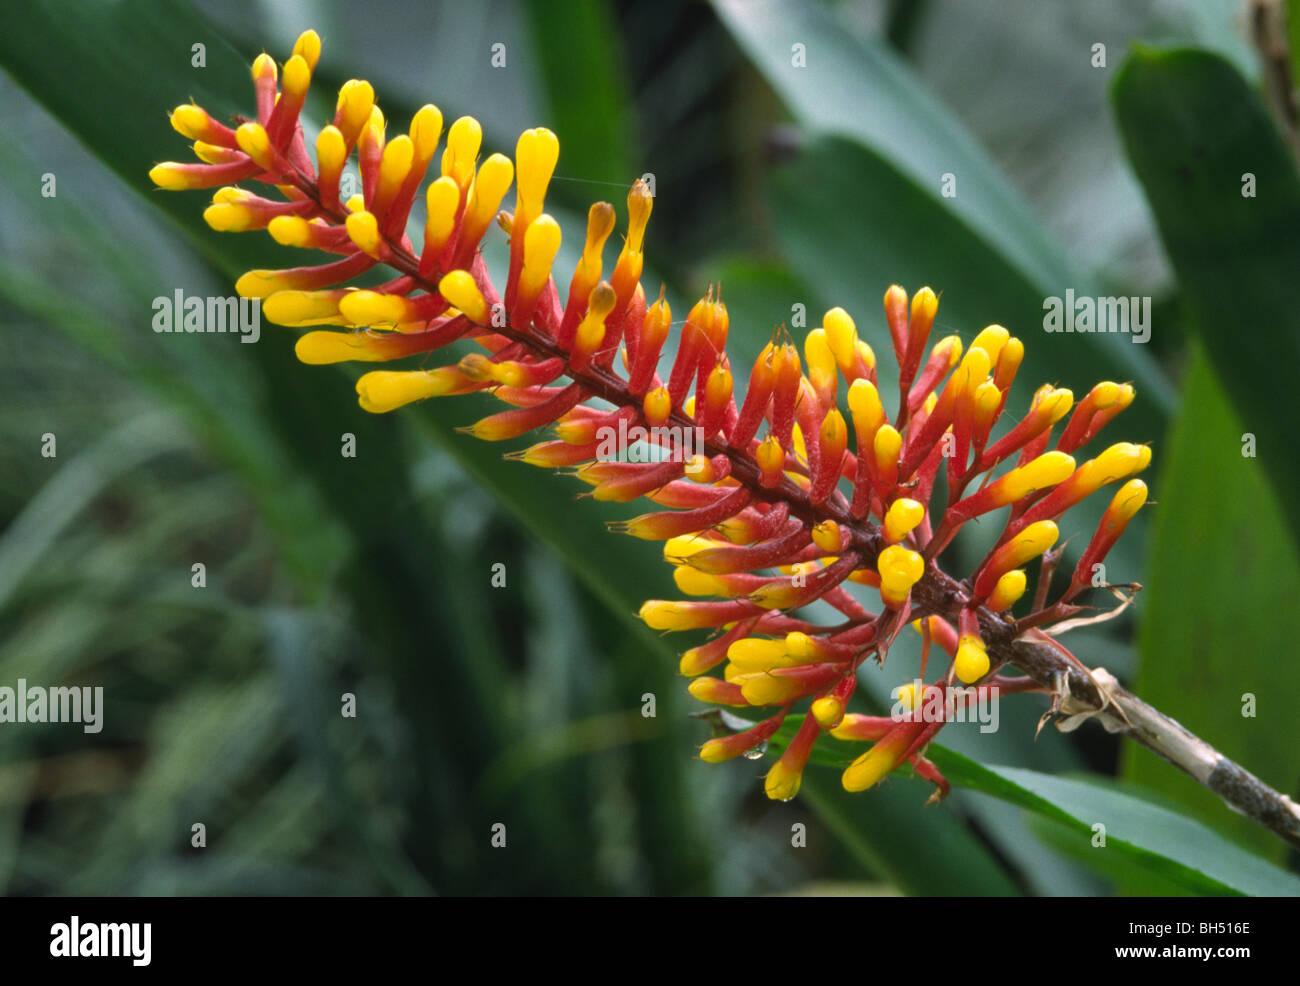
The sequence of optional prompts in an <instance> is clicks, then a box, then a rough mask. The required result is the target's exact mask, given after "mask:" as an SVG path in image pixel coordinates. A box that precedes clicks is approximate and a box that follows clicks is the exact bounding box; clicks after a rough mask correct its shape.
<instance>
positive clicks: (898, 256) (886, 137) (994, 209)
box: [714, 0, 1171, 430]
mask: <svg viewBox="0 0 1300 986" xmlns="http://www.w3.org/2000/svg"><path fill="white" fill-rule="evenodd" d="M714 6H715V8H716V9H717V10H718V12H719V15H720V17H721V18H722V21H723V23H724V24H726V25H727V27H728V28H729V29H730V30H731V32H732V33H733V35H734V36H735V38H736V40H737V41H738V43H739V44H740V45H741V47H742V49H744V50H745V52H746V54H747V55H748V56H749V58H750V60H751V61H752V62H753V63H754V65H755V67H756V68H757V69H758V70H759V71H760V72H761V73H762V75H763V77H764V78H765V79H766V80H767V82H768V83H769V84H770V85H771V86H772V88H773V89H774V90H776V92H777V94H778V95H779V96H780V97H781V98H782V100H783V101H784V102H785V104H786V106H787V107H788V108H789V110H790V112H791V113H792V114H793V116H794V117H795V119H796V120H797V121H798V122H799V123H800V124H802V125H803V126H804V127H806V128H807V129H808V130H809V131H810V132H811V133H812V134H813V135H814V136H816V135H823V139H820V140H816V141H814V143H813V145H812V146H811V147H810V148H808V149H806V150H805V151H804V152H803V153H801V154H800V156H799V158H798V160H797V161H796V163H795V164H794V165H793V166H792V167H791V168H789V169H786V171H785V172H784V173H783V174H782V175H781V176H780V180H779V181H778V182H777V183H776V190H775V196H776V199H775V201H776V207H775V209H774V217H775V219H776V224H777V230H778V232H779V233H780V241H781V244H782V250H783V251H784V253H785V255H786V257H788V258H789V260H790V262H791V265H792V267H793V268H794V269H795V270H796V271H797V272H798V273H800V274H801V275H802V276H804V277H805V278H806V279H807V281H808V283H809V284H810V286H812V287H813V288H814V289H815V290H816V291H817V292H818V299H817V300H819V301H820V302H821V303H822V304H824V305H833V304H839V305H843V306H844V307H845V308H847V309H848V310H849V312H850V313H851V314H853V315H854V316H855V317H856V318H858V319H859V320H863V319H866V320H868V322H869V324H871V325H873V326H874V325H876V324H877V323H878V322H882V319H881V318H880V317H879V315H878V313H879V310H880V296H881V294H882V293H883V291H884V288H885V287H886V286H887V285H888V284H889V283H891V282H895V281H896V282H899V283H902V284H905V285H907V286H908V287H910V288H912V289H915V288H917V287H919V286H921V285H922V284H930V285H932V286H933V287H934V288H935V290H937V291H941V292H943V293H944V302H943V306H942V307H941V309H940V327H941V328H942V329H944V330H947V331H953V330H958V331H961V332H962V333H963V334H964V337H965V338H967V339H969V338H970V335H972V334H973V333H974V332H977V331H978V330H979V329H980V328H982V327H983V326H984V325H987V324H989V323H990V322H999V323H1001V324H1004V325H1006V326H1007V327H1008V328H1009V329H1011V331H1012V332H1015V333H1017V334H1020V335H1024V336H1026V342H1027V345H1026V351H1027V352H1026V361H1027V362H1026V371H1029V370H1034V369H1039V368H1043V367H1049V368H1050V367H1055V369H1054V371H1053V372H1052V373H1049V374H1048V375H1046V376H1043V379H1053V378H1056V377H1059V378H1060V379H1061V380H1062V381H1064V382H1065V383H1073V384H1075V385H1076V386H1082V385H1083V384H1084V383H1085V382H1086V385H1087V386H1091V385H1092V383H1094V382H1096V380H1098V379H1102V378H1104V377H1114V378H1116V379H1133V380H1135V381H1136V382H1137V383H1138V385H1139V387H1140V388H1141V389H1142V391H1143V392H1144V393H1143V399H1144V400H1145V401H1146V402H1147V404H1146V407H1145V409H1137V410H1136V413H1135V414H1134V415H1133V418H1134V419H1136V420H1137V421H1140V422H1141V423H1142V424H1143V425H1144V426H1147V427H1148V428H1149V429H1150V430H1154V429H1153V428H1151V423H1152V422H1155V421H1158V420H1160V417H1161V415H1162V414H1163V413H1164V412H1166V411H1167V410H1168V407H1169V405H1170V401H1171V394H1170V390H1169V386H1168V383H1167V381H1166V380H1165V379H1164V376H1163V374H1162V373H1161V372H1160V371H1159V370H1158V369H1157V368H1156V366H1155V365H1154V363H1153V362H1152V360H1151V359H1150V358H1149V357H1148V356H1147V355H1146V353H1145V352H1143V351H1142V348H1141V347H1140V346H1135V345H1133V344H1131V342H1130V340H1129V338H1128V337H1127V336H1120V335H1114V334H1086V335H1072V334H1070V335H1066V334H1058V335H1046V334H1045V333H1044V334H1043V335H1042V336H1040V335H1039V334H1038V332H1036V331H1034V329H1035V328H1036V327H1038V326H1041V325H1042V322H1043V312H1044V308H1043V304H1044V299H1045V298H1047V297H1050V296H1057V297H1064V296H1065V293H1066V290H1067V289H1073V290H1074V292H1075V294H1076V295H1094V296H1095V295H1097V294H1100V293H1101V289H1100V288H1099V287H1098V286H1097V285H1096V284H1095V282H1093V280H1092V279H1091V278H1090V277H1087V276H1085V275H1083V274H1081V273H1080V272H1079V271H1077V270H1074V269H1073V268H1072V266H1071V264H1070V263H1069V262H1068V260H1067V258H1066V256H1065V254H1064V252H1063V251H1062V250H1061V248H1060V247H1059V246H1058V245H1057V244H1055V243H1054V242H1053V241H1052V240H1051V238H1050V237H1049V236H1048V235H1047V234H1046V233H1045V231H1044V230H1043V229H1042V227H1041V226H1040V225H1039V223H1038V222H1037V221H1036V220H1035V218H1034V217H1033V215H1032V213H1031V212H1030V210H1029V209H1028V207H1027V206H1026V205H1025V204H1024V202H1023V201H1022V200H1021V199H1020V198H1019V196H1018V195H1017V194H1016V193H1015V191H1014V190H1013V189H1012V188H1011V186H1010V184H1009V183H1008V182H1007V181H1006V179H1005V178H1004V177H1003V176H1002V175H1001V174H1000V173H999V172H998V171H997V169H996V166H995V165H994V164H993V163H992V161H991V160H990V159H989V157H988V155H987V154H986V153H985V152H984V150H983V149H982V148H981V147H980V146H979V145H978V143H976V141H975V140H974V139H973V138H972V137H971V136H970V134H969V133H968V132H967V131H966V130H965V128H964V127H963V126H962V125H961V124H960V123H959V122H958V121H957V120H955V119H954V118H953V117H952V116H951V115H950V114H948V113H947V112H946V111H945V110H944V108H943V107H942V105H941V104H940V103H939V102H938V101H937V100H936V99H935V98H934V97H933V96H932V95H930V94H929V93H928V92H927V91H926V90H925V89H924V88H923V86H922V85H921V84H920V83H919V82H918V81H917V80H916V78H915V77H914V76H913V75H912V74H911V72H910V71H909V69H908V68H907V67H906V66H905V65H904V64H903V63H902V62H901V61H899V60H898V58H897V56H895V55H894V54H893V53H892V52H890V51H889V50H888V48H887V47H886V46H885V45H883V44H882V43H879V42H867V41H861V40H858V39H856V38H855V37H854V36H853V34H852V32H851V31H850V30H849V29H848V28H847V27H846V26H845V25H844V24H842V23H840V22H839V21H838V20H837V19H836V17H835V15H834V14H832V13H830V12H828V11H827V10H826V9H825V8H824V7H822V6H820V5H818V4H814V3H805V2H800V3H790V4H786V3H776V2H773V0H755V2H749V0H715V4H714ZM945 175H949V176H952V177H953V178H955V180H956V194H955V195H952V196H950V197H945V196H944V195H943V192H942V187H941V182H942V181H943V180H944V176H945ZM817 314H820V313H817ZM1031 333H1032V335H1031ZM886 338H887V336H884V335H881V334H874V333H873V334H872V336H871V339H872V343H873V345H876V346H877V348H878V349H879V343H880V342H882V341H883V340H884V339H886ZM1067 354H1068V355H1067ZM1049 357H1050V358H1051V359H1052V360H1053V361H1054V362H1053V363H1047V362H1046V360H1047V358H1049ZM1022 372H1023V371H1022ZM1037 376H1042V374H1041V373H1039V374H1036V377H1037ZM1076 378H1077V379H1076Z"/></svg>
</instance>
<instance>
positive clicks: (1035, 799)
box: [770, 716, 1300, 896]
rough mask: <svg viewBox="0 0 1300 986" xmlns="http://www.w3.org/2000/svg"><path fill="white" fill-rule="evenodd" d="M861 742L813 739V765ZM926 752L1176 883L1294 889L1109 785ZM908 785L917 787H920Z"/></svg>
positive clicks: (960, 777)
mask: <svg viewBox="0 0 1300 986" xmlns="http://www.w3.org/2000/svg"><path fill="white" fill-rule="evenodd" d="M801 721H802V717H795V716H792V717H790V719H789V720H787V722H786V723H785V725H783V726H782V728H781V730H780V732H779V733H777V735H776V736H774V737H773V739H772V743H771V746H770V750H771V752H773V753H775V752H778V751H780V750H781V749H783V748H784V745H785V743H787V742H788V741H789V739H790V738H791V737H792V736H793V734H794V731H795V730H796V729H798V726H799V723H800V722H801ZM865 748H866V747H865V746H863V745H862V744H857V743H839V742H829V741H827V742H823V743H819V744H818V746H817V747H815V748H814V750H813V758H812V760H811V763H812V765H813V766H814V767H815V768H817V767H820V768H830V769H834V770H837V771H840V770H843V769H844V768H845V767H847V766H848V765H849V764H850V763H852V762H853V760H854V759H855V758H856V757H857V756H858V754H859V753H861V752H862V750H864V749H865ZM926 755H927V756H928V757H929V758H930V759H931V760H933V761H934V763H935V765H936V766H938V768H939V769H940V770H941V771H942V772H943V774H944V776H945V777H947V778H948V780H949V781H950V782H951V783H952V784H953V786H954V787H955V788H964V789H966V790H969V791H977V792H980V793H982V794H987V795H992V796H993V797H995V798H998V799H999V800H1001V801H1005V802H1008V803H1010V804H1013V805H1017V806H1018V807H1021V808H1026V809H1028V810H1029V811H1031V812H1033V813H1034V814H1037V815H1041V816H1043V817H1044V818H1047V819H1049V820H1051V821H1053V822H1057V823H1062V824H1064V825H1065V826H1066V828H1067V829H1068V830H1069V831H1070V832H1072V833H1074V834H1075V836H1076V837H1077V839H1078V840H1079V844H1080V845H1081V846H1083V847H1088V848H1092V843H1091V840H1092V839H1093V838H1094V836H1095V835H1096V834H1097V832H1098V831H1099V830H1095V829H1094V826H1096V825H1104V826H1105V839H1106V845H1105V846H1104V847H1101V846H1099V847H1097V848H1096V849H1095V852H1098V853H1107V854H1109V853H1111V852H1112V851H1113V852H1114V853H1115V854H1117V855H1119V856H1121V857H1123V860H1124V862H1126V863H1131V864H1134V865H1137V866H1140V867H1142V868H1144V869H1146V870H1149V871H1151V872H1152V873H1154V874H1156V875H1157V876H1159V877H1161V878H1163V879H1165V880H1169V881H1173V882H1174V883H1175V884H1177V885H1178V886H1180V887H1182V888H1184V889H1187V890H1191V891H1194V892H1196V893H1202V894H1207V893H1240V894H1252V895H1260V896H1300V878H1297V877H1295V876H1293V875H1292V874H1290V873H1287V872H1286V871H1284V870H1281V869H1278V868H1277V867H1275V866H1273V865H1271V864H1270V863H1268V862H1266V861H1265V860H1263V859H1261V858H1259V857H1258V856H1254V855H1252V854H1250V853H1248V852H1246V851H1245V850H1243V849H1241V848H1239V847H1238V846H1236V845H1234V844H1232V843H1231V842H1229V841H1227V840H1226V839H1224V838H1223V837H1222V836H1220V835H1218V834H1217V833H1215V832H1213V831H1211V830H1210V829H1208V828H1206V827H1205V826H1204V825H1202V824H1201V823H1199V822H1197V821H1194V820H1192V819H1189V818H1186V817H1184V816H1182V815H1179V814H1177V813H1176V812H1173V811H1170V810H1169V809H1168V808H1164V807H1161V806H1159V805H1156V804H1153V803H1151V802H1149V801H1145V800H1143V799H1141V798H1139V797H1137V796H1135V795H1134V794H1132V793H1129V792H1127V791H1124V790H1121V789H1119V788H1118V787H1116V786H1115V785H1114V784H1110V783H1103V782H1101V781H1094V780H1082V779H1078V778H1073V777H1066V776H1057V775H1052V774H1045V773H1042V772H1040V771H1036V770H1027V769H1025V768H1022V767H1005V766H997V765H992V764H986V763H982V762H979V761H976V760H972V759H971V758H970V757H967V756H966V755H965V754H962V753H958V752H957V751H956V750H953V749H950V748H948V747H943V746H937V745H932V746H931V747H930V748H929V750H928V751H927V754H926ZM904 773H905V774H906V773H908V772H907V771H905V772H904ZM905 783H906V782H905ZM893 784H894V781H893V780H891V781H889V782H887V783H886V784H884V785H882V786H881V787H880V788H876V789H873V790H872V791H869V792H866V793H865V794H864V795H858V797H860V798H863V799H864V800H867V801H871V800H872V799H873V798H875V797H876V796H877V795H878V794H879V793H881V792H883V791H886V790H888V789H889V788H890V787H892V786H893ZM900 786H902V785H900ZM907 786H909V787H910V786H912V785H910V784H907ZM915 786H916V787H917V788H918V790H923V787H924V786H922V785H915ZM926 786H928V785H926ZM1077 858H1079V859H1081V860H1083V861H1085V862H1087V861H1089V859H1090V854H1088V853H1080V854H1079V855H1078V857H1077ZM1121 865H1122V864H1121ZM1115 866H1116V863H1115V860H1114V859H1113V858H1111V857H1110V856H1109V855H1107V857H1106V860H1105V865H1103V866H1099V867H1098V869H1099V871H1100V872H1103V873H1112V874H1113V873H1114V872H1115V870H1114V867H1115Z"/></svg>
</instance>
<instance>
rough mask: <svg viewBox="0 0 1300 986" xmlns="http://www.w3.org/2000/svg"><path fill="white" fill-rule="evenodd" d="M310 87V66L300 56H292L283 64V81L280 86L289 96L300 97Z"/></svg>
mask: <svg viewBox="0 0 1300 986" xmlns="http://www.w3.org/2000/svg"><path fill="white" fill-rule="evenodd" d="M310 85H311V66H310V65H308V64H307V59H305V58H303V57H302V55H294V56H293V57H292V58H290V59H289V60H288V61H287V62H285V63H284V80H283V82H282V83H281V86H282V88H283V90H284V92H285V93H287V94H288V95H290V96H295V97H301V96H302V95H303V94H304V93H305V92H306V91H307V87H308V86H310Z"/></svg>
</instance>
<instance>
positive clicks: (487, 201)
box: [465, 154, 515, 239]
mask: <svg viewBox="0 0 1300 986" xmlns="http://www.w3.org/2000/svg"><path fill="white" fill-rule="evenodd" d="M514 176H515V166H514V165H513V164H511V163H510V159H509V158H508V157H506V156H505V155H504V154H493V155H492V156H491V157H489V158H488V159H487V160H486V161H484V162H483V166H482V167H481V168H479V169H478V174H477V175H476V176H475V178H474V185H473V188H472V189H471V192H470V197H469V205H468V207H467V208H466V212H465V228H466V231H467V233H466V235H468V236H469V237H470V238H471V239H478V237H480V236H482V235H483V232H484V230H486V229H487V228H488V226H489V225H491V223H492V219H493V217H495V216H496V214H497V210H498V209H500V208H501V200H502V199H504V198H505V197H506V192H507V191H509V189H510V183H511V182H512V181H513V180H514Z"/></svg>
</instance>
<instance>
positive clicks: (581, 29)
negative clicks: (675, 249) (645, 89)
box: [524, 0, 637, 204]
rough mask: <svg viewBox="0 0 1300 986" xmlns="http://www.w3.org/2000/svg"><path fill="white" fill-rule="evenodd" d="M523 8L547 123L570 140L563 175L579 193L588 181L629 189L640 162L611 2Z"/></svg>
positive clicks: (542, 2)
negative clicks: (635, 165) (545, 100)
mask: <svg viewBox="0 0 1300 986" xmlns="http://www.w3.org/2000/svg"><path fill="white" fill-rule="evenodd" d="M524 7H525V10H526V13H527V19H528V24H529V26H530V28H531V34H532V37H533V53H534V57H535V58H536V59H537V62H538V67H539V69H540V72H539V74H540V75H541V79H542V83H543V88H544V89H545V91H546V93H547V94H548V96H549V97H550V98H549V106H550V114H549V119H547V120H546V121H545V123H546V125H547V126H549V127H550V128H551V129H552V130H554V131H555V132H556V133H557V134H559V135H560V136H561V138H562V139H563V142H564V164H563V166H562V167H563V170H562V172H561V175H562V177H564V178H568V179H572V180H574V181H576V182H579V183H580V184H579V187H580V188H581V187H583V186H582V184H581V183H592V184H596V185H600V184H604V183H612V184H613V185H615V186H618V185H623V186H626V185H630V184H631V183H632V180H633V179H634V178H635V177H637V175H635V174H634V173H633V171H632V168H633V164H632V162H634V161H635V160H636V159H637V156H636V154H635V152H634V150H633V146H632V125H631V124H632V121H631V112H630V106H629V103H628V97H627V83H626V81H625V80H624V78H623V77H622V75H621V74H620V68H621V65H622V61H621V59H620V58H619V57H618V56H619V51H618V47H619V44H620V43H621V41H620V38H619V37H618V33H617V32H616V31H615V29H614V19H613V15H612V13H611V11H610V9H609V5H608V4H607V3H606V2H605V0H591V2H587V3H559V4H557V3H548V2H546V0H528V2H527V3H526V4H525V5H524ZM590 187H591V185H590V184H588V185H587V186H586V187H585V188H583V191H582V192H581V193H579V194H578V196H577V198H578V200H579V201H580V202H584V204H585V199H586V198H587V197H588V196H589V194H591V193H590ZM558 191H560V192H561V193H562V194H569V193H571V191H572V190H568V189H559V190H558ZM610 191H611V189H604V190H601V191H600V192H598V193H596V194H599V195H602V196H603V195H608V194H609V192H610Z"/></svg>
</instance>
